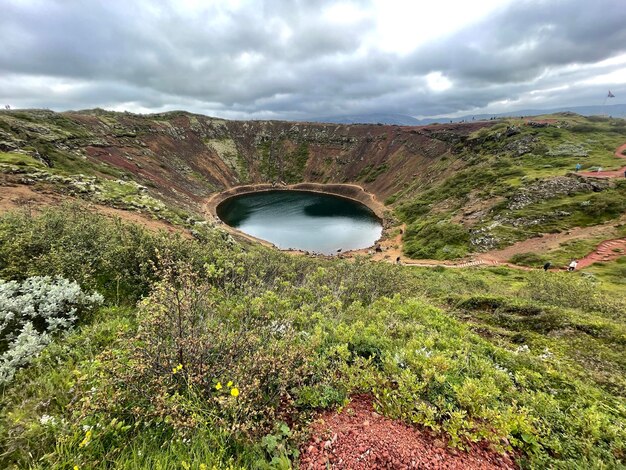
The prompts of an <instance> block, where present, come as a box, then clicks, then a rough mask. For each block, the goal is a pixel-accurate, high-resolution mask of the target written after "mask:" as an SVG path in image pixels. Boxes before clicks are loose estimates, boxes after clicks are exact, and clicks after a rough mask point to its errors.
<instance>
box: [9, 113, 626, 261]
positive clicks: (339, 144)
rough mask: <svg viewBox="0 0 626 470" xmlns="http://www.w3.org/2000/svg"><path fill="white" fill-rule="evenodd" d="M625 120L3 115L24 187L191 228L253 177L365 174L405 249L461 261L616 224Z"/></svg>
mask: <svg viewBox="0 0 626 470" xmlns="http://www.w3.org/2000/svg"><path fill="white" fill-rule="evenodd" d="M624 142H626V121H624V120H623V119H611V118H603V117H589V118H585V117H582V116H577V115H573V114H560V115H553V116H545V117H537V118H531V119H525V120H520V119H502V120H497V121H486V122H473V123H465V124H438V125H437V124H434V125H431V126H428V127H400V126H376V125H331V124H316V123H286V122H278V121H253V122H244V121H224V120H219V119H213V118H209V117H206V116H199V115H192V114H189V113H183V112H172V113H165V114H157V115H146V116H143V115H133V114H129V113H113V112H107V111H103V110H92V111H83V112H70V113H60V114H59V113H53V112H50V111H36V110H31V111H12V112H1V113H0V172H1V173H2V178H3V181H4V183H3V184H15V183H28V184H30V185H31V186H32V187H33V188H35V189H36V190H42V191H50V190H52V191H61V192H62V193H64V194H71V195H77V196H79V197H82V198H85V199H89V200H93V201H96V202H100V203H103V204H108V205H114V206H116V207H122V208H127V209H131V210H139V211H143V212H148V213H151V214H152V215H153V216H155V217H159V218H163V219H166V220H171V221H173V222H175V223H177V224H183V223H185V221H187V220H189V219H192V220H193V219H195V220H200V219H201V218H203V217H204V214H203V204H204V202H205V201H206V200H207V198H209V197H210V196H211V195H212V194H214V193H215V192H217V191H220V190H222V189H225V188H229V187H232V186H236V185H239V184H245V183H267V182H276V183H280V182H284V183H296V182H301V181H312V182H320V183H356V184H360V185H362V186H363V187H364V188H365V189H366V190H368V191H370V192H372V193H373V194H375V195H376V196H377V197H378V198H379V199H380V200H383V201H385V203H386V204H387V205H388V206H389V209H390V210H389V222H390V224H391V225H393V224H396V223H406V224H407V230H406V233H405V234H404V237H403V239H404V246H403V249H404V253H405V255H407V256H409V257H412V258H435V259H453V258H458V257H463V256H465V255H467V254H471V253H478V252H483V251H486V250H490V249H494V248H502V247H504V246H507V245H510V244H512V243H515V242H516V241H520V240H524V239H527V238H530V237H534V236H536V235H538V234H540V233H555V232H559V231H566V230H569V229H570V228H572V227H581V226H582V227H584V226H591V225H596V224H599V223H603V222H606V221H610V220H615V219H616V218H617V217H618V216H619V215H620V214H623V213H624V211H625V210H626V197H625V194H626V186H624V181H619V180H612V181H599V180H593V179H590V178H583V177H580V176H577V175H575V174H574V168H575V167H576V165H577V164H580V165H581V166H582V169H583V170H589V169H595V168H598V167H602V168H605V169H612V168H617V167H619V163H620V162H619V161H618V159H616V158H615V157H614V155H613V152H614V151H615V149H616V148H617V147H618V146H619V145H621V144H623V143H624Z"/></svg>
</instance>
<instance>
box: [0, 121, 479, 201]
mask: <svg viewBox="0 0 626 470" xmlns="http://www.w3.org/2000/svg"><path fill="white" fill-rule="evenodd" d="M487 125H489V123H485V122H482V123H471V124H470V123H467V124H461V125H460V124H450V125H433V126H427V127H401V126H383V125H338V124H319V123H293V122H281V121H226V120H221V119H215V118H210V117H207V116H200V115H192V114H189V113H184V112H172V113H164V114H156V115H135V114H130V113H114V112H107V111H102V110H91V111H80V112H66V113H54V112H51V111H38V110H31V111H14V112H8V113H4V112H3V113H2V114H0V151H5V152H16V151H17V152H24V153H30V154H32V155H33V157H34V158H38V159H40V160H41V161H42V162H44V163H46V164H47V165H50V166H52V167H54V166H55V165H56V166H57V167H58V166H63V165H68V166H69V167H71V166H72V165H71V164H70V163H71V162H72V161H78V163H80V165H78V166H79V167H80V168H81V169H84V168H87V167H86V166H85V163H90V164H92V165H93V171H94V172H95V173H96V174H99V175H101V176H105V177H106V176H107V173H109V171H108V170H109V169H110V170H114V171H115V172H117V173H118V174H121V175H122V177H124V178H129V179H133V180H135V181H137V182H139V183H140V184H143V185H145V186H146V187H147V188H148V191H150V192H151V193H152V194H154V195H158V196H159V197H162V198H164V199H166V200H168V202H174V203H177V204H179V205H184V206H187V207H194V206H196V207H197V206H198V205H199V204H201V203H202V201H204V200H205V199H206V198H207V197H208V196H210V195H211V194H212V193H215V192H217V191H221V190H224V189H227V188H230V187H233V186H237V185H240V184H249V183H268V182H270V183H271V182H276V183H280V182H285V183H297V182H303V181H310V182H318V183H356V184H359V185H362V186H363V187H364V188H365V189H366V190H367V191H369V192H372V193H374V194H376V195H377V196H378V197H379V199H381V200H383V199H384V198H386V197H387V196H389V195H391V194H393V193H395V192H396V191H398V190H399V189H401V188H402V187H403V186H405V185H406V184H407V183H409V182H412V181H414V180H416V179H418V180H420V179H422V180H424V181H427V180H432V179H433V178H440V177H442V176H445V173H446V172H447V171H453V170H454V163H453V162H450V163H449V164H445V162H444V161H445V160H447V158H448V157H449V156H450V154H454V149H455V146H457V144H459V143H462V142H463V141H464V139H465V138H466V137H467V136H468V135H469V134H470V133H472V132H474V131H476V130H477V129H479V128H481V127H484V126H487ZM68 162H70V163H68ZM442 162H443V163H442Z"/></svg>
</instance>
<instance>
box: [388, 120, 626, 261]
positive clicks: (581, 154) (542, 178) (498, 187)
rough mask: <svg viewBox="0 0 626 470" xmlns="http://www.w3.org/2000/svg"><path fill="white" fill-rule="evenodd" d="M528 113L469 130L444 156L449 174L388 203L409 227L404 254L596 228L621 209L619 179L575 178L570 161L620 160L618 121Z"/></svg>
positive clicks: (450, 253) (448, 253)
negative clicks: (527, 116) (525, 116)
mask: <svg viewBox="0 0 626 470" xmlns="http://www.w3.org/2000/svg"><path fill="white" fill-rule="evenodd" d="M537 119H538V121H528V120H526V121H521V120H515V119H507V120H504V121H502V122H499V123H498V124H496V125H494V126H492V127H490V128H485V129H481V130H479V131H477V132H476V133H474V134H472V135H471V136H470V138H469V139H468V140H467V141H465V142H463V144H461V145H459V146H457V147H456V148H455V157H454V160H446V162H445V165H446V166H447V167H453V166H456V167H457V168H458V169H457V170H456V171H454V172H453V173H452V174H447V175H446V176H447V177H446V178H433V181H432V182H426V183H424V182H423V181H416V182H415V183H414V184H412V185H408V186H407V187H406V188H404V189H403V190H402V191H400V192H398V193H396V194H394V195H393V196H392V197H391V198H389V199H388V200H387V202H389V203H394V204H395V206H396V207H397V209H396V213H397V214H398V216H399V218H400V219H401V220H402V221H404V222H405V223H407V224H408V228H407V233H406V236H405V242H406V244H405V252H406V254H407V255H409V256H412V257H418V258H419V257H421V258H438V259H451V258H455V257H458V256H460V255H461V256H462V255H464V254H466V253H468V252H476V251H478V252H480V251H485V250H488V249H493V248H501V247H504V246H507V245H510V244H512V243H514V242H515V241H519V240H524V239H527V238H529V237H533V236H536V235H537V234H540V233H554V232H559V231H565V230H568V229H570V228H572V227H584V226H590V225H595V224H598V223H601V222H605V221H607V220H612V219H616V218H617V217H619V216H620V215H621V214H623V213H624V212H625V211H626V184H625V182H624V181H622V180H617V181H612V182H607V181H594V180H590V179H584V178H581V177H578V176H577V175H576V174H575V167H576V165H577V164H580V165H581V166H582V170H589V169H596V168H598V167H602V168H605V169H611V168H618V167H620V166H621V165H620V163H621V162H620V161H619V160H618V159H616V158H615V157H614V155H613V153H614V151H615V149H616V148H617V147H618V146H619V145H621V144H623V143H624V142H626V121H624V120H622V119H609V118H600V117H592V118H584V117H582V116H576V115H557V116H549V117H548V119H545V120H539V119H540V118H537ZM533 122H539V123H540V124H535V125H533ZM538 125H539V126H540V127H537V126H538ZM443 164H444V163H442V165H443ZM441 171H442V172H443V168H442V169H441Z"/></svg>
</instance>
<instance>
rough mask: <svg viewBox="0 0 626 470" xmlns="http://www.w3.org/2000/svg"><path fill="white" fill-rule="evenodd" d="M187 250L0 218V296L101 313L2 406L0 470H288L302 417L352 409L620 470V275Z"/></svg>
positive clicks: (245, 249)
mask: <svg viewBox="0 0 626 470" xmlns="http://www.w3.org/2000/svg"><path fill="white" fill-rule="evenodd" d="M194 233H195V238H194V239H188V238H185V237H172V236H171V235H170V234H164V233H161V234H154V233H149V232H145V231H144V230H142V229H140V228H138V227H136V226H131V225H126V224H122V223H119V222H118V223H116V222H112V221H109V220H108V219H103V218H101V217H99V216H97V215H95V214H91V213H90V212H89V211H88V210H85V208H84V207H71V206H68V207H63V208H60V209H50V210H46V211H43V212H42V213H41V214H40V215H36V216H34V215H32V214H29V213H10V214H6V215H3V216H2V217H1V218H0V278H1V279H5V280H8V279H12V280H16V281H18V282H22V281H23V280H25V279H27V278H29V277H31V276H36V275H47V276H62V277H63V278H67V279H73V280H76V281H77V282H78V283H79V284H80V286H81V287H82V289H83V290H84V291H85V292H93V291H97V292H100V293H101V294H102V295H103V296H104V302H103V304H102V306H100V307H97V308H96V309H95V310H90V311H84V312H83V311H79V312H77V314H76V315H77V319H76V327H75V328H74V329H71V330H69V331H66V332H58V333H56V334H54V335H53V336H54V337H53V341H52V343H51V344H50V345H49V346H48V347H47V348H46V349H44V351H43V353H42V354H41V355H40V356H39V357H38V358H36V359H34V361H33V362H32V363H31V364H30V365H29V366H26V367H21V368H18V371H17V374H16V376H15V378H14V379H12V380H11V381H10V382H9V383H5V384H4V385H2V386H1V390H2V391H1V394H0V402H1V406H0V449H1V451H0V465H1V466H2V467H3V468H24V467H32V468H76V467H78V468H157V467H160V468H181V467H182V468H212V466H216V467H218V468H241V467H244V468H251V467H256V468H288V467H289V465H290V462H291V463H294V464H295V463H297V461H298V448H299V446H300V445H301V443H302V442H303V440H304V438H305V436H306V432H307V423H308V421H309V420H310V419H311V417H312V415H313V413H314V412H315V411H316V410H320V409H324V408H333V407H337V406H341V405H342V404H343V403H344V402H345V400H346V398H347V397H348V396H350V395H351V394H353V393H359V392H365V393H369V394H371V395H373V396H374V397H375V403H376V406H377V409H378V411H379V412H381V413H383V414H385V415H387V416H390V417H392V418H397V419H400V420H403V421H405V422H407V423H409V424H413V425H418V426H423V427H425V428H427V429H430V430H432V431H433V432H435V433H437V434H438V435H441V436H444V437H445V438H446V439H447V440H448V442H449V445H450V446H456V447H460V448H463V447H465V446H466V445H467V443H468V442H470V441H480V442H484V443H486V444H488V445H489V446H491V448H493V449H494V450H497V451H513V452H515V455H516V456H517V460H518V463H519V464H520V465H521V466H522V467H523V468H546V467H553V468H581V467H584V468H601V467H604V468H617V467H619V466H620V465H624V464H626V428H625V426H624V423H626V395H625V393H624V391H625V390H626V382H625V380H624V377H626V362H625V361H624V358H626V342H625V340H624V338H626V323H625V321H624V315H623V313H624V311H626V304H625V303H624V300H623V298H622V297H623V296H622V295H621V294H620V292H621V289H622V287H623V284H622V279H621V277H620V275H619V269H621V268H620V266H622V263H618V264H614V265H610V266H598V265H596V266H594V267H593V269H592V270H591V271H590V273H592V274H588V273H552V272H549V273H544V272H524V271H517V270H510V269H506V268H489V269H480V270H472V269H467V270H445V269H420V268H411V267H406V266H405V267H403V266H392V265H389V264H385V263H371V262H367V261H365V260H355V261H341V260H336V261H326V260H318V259H314V258H307V257H293V256H288V255H285V254H283V253H280V252H278V251H274V250H268V249H265V248H263V247H260V246H256V245H240V244H238V243H236V242H235V241H234V240H233V239H232V238H230V237H229V236H228V235H225V234H223V233H222V232H220V231H217V230H214V229H210V228H207V227H202V226H199V227H197V229H196V231H195V232H194ZM6 292H7V289H6V286H5V287H2V284H0V297H1V296H2V295H5V297H6V295H7V293H6ZM29 301H32V299H31V300H29ZM3 302H5V303H4V304H3V305H5V307H6V305H8V304H7V303H6V302H7V300H6V299H5V300H3ZM5 320H6V319H5ZM35 327H37V325H35ZM40 327H43V326H40ZM0 331H3V334H5V335H6V334H7V331H6V328H5V327H4V326H3V330H0ZM8 334H9V336H10V334H11V333H10V332H9V333H8ZM5 339H6V338H3V341H4V340H5ZM0 345H2V347H3V348H4V349H3V350H0V354H3V358H6V353H7V347H9V349H10V345H9V343H7V342H6V341H4V342H2V343H0Z"/></svg>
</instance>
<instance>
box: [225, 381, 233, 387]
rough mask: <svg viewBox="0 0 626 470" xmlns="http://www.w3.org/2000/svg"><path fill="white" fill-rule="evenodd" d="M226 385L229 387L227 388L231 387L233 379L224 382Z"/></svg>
mask: <svg viewBox="0 0 626 470" xmlns="http://www.w3.org/2000/svg"><path fill="white" fill-rule="evenodd" d="M226 386H227V387H229V388H230V387H232V386H233V381H232V380H229V381H228V383H227V384H226Z"/></svg>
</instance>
